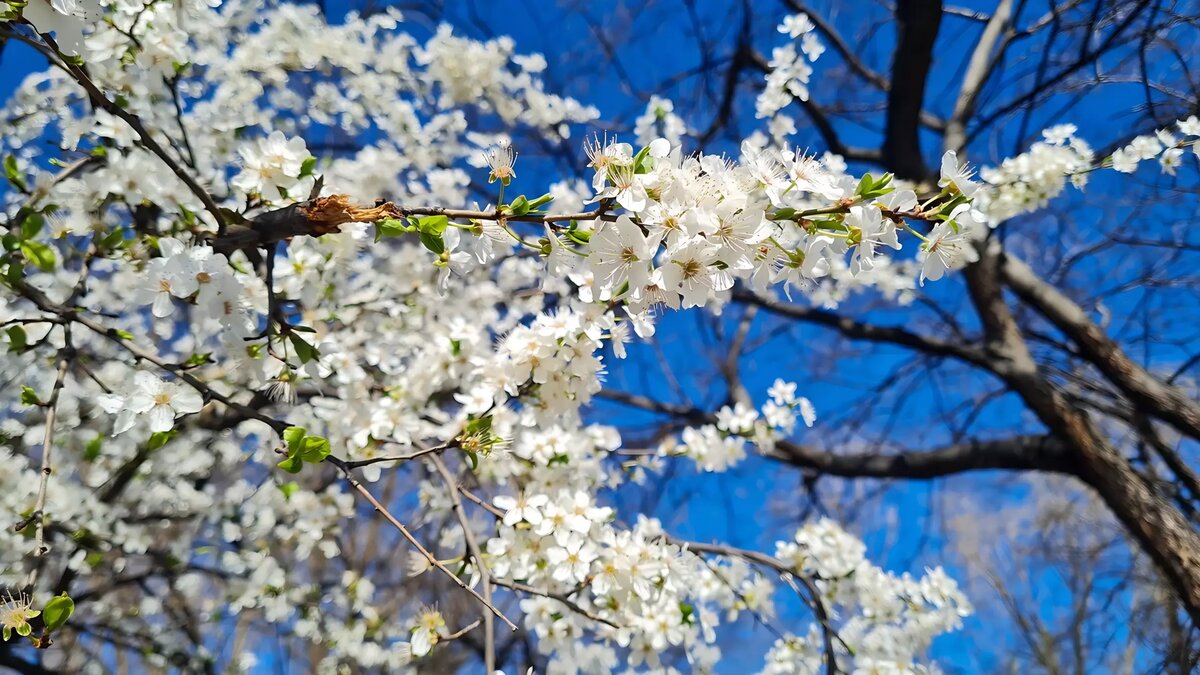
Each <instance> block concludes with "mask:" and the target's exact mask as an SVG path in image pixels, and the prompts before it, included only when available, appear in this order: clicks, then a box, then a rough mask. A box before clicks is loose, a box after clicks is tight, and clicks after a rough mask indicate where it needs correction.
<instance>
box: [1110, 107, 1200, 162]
mask: <svg viewBox="0 0 1200 675" xmlns="http://www.w3.org/2000/svg"><path fill="white" fill-rule="evenodd" d="M1176 126H1177V127H1178V129H1179V133H1180V134H1182V135H1183V136H1184V138H1183V139H1182V140H1181V139H1180V138H1179V137H1178V136H1177V135H1176V134H1175V132H1173V131H1171V130H1170V129H1159V130H1158V131H1156V132H1154V133H1153V134H1149V135H1143V136H1138V137H1137V138H1134V139H1133V140H1132V141H1130V142H1129V145H1126V146H1125V147H1123V148H1119V149H1118V150H1117V151H1116V152H1114V153H1113V154H1112V168H1113V170H1115V171H1120V172H1121V173H1133V172H1134V171H1136V170H1137V165H1138V163H1139V162H1142V161H1146V160H1150V159H1154V158H1156V157H1157V158H1158V163H1159V166H1160V167H1161V169H1162V172H1163V173H1165V174H1167V175H1170V176H1174V175H1175V171H1176V169H1177V168H1178V167H1179V164H1180V163H1181V162H1182V161H1183V153H1184V150H1185V149H1186V148H1188V147H1189V146H1190V147H1191V149H1192V152H1193V153H1194V154H1196V155H1197V156H1198V157H1200V144H1198V143H1197V140H1198V139H1200V118H1197V117H1196V116H1195V115H1192V116H1191V117H1188V118H1187V119H1185V120H1179V121H1178V122H1177V123H1176ZM1189 139H1190V140H1189Z"/></svg>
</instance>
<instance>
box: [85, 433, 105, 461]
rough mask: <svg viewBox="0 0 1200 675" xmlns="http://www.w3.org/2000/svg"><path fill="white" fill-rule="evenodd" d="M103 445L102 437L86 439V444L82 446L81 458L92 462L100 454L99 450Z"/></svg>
mask: <svg viewBox="0 0 1200 675" xmlns="http://www.w3.org/2000/svg"><path fill="white" fill-rule="evenodd" d="M103 447H104V437H103V436H97V437H95V438H93V439H92V440H90V441H88V444H87V445H85V446H84V448H83V460H84V461H85V462H94V461H96V458H98V457H99V456H100V450H101V448H103Z"/></svg>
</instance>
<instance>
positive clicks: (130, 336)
mask: <svg viewBox="0 0 1200 675" xmlns="http://www.w3.org/2000/svg"><path fill="white" fill-rule="evenodd" d="M113 334H114V335H116V336H117V337H119V338H121V339H122V340H132V339H133V333H130V332H129V331H127V330H120V329H113Z"/></svg>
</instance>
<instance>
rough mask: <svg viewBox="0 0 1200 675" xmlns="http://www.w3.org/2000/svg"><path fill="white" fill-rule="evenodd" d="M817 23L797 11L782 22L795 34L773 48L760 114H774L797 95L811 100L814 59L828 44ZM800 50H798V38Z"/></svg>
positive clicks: (785, 29) (781, 27)
mask: <svg viewBox="0 0 1200 675" xmlns="http://www.w3.org/2000/svg"><path fill="white" fill-rule="evenodd" d="M815 28H816V26H814V25H813V22H812V20H811V19H809V18H808V15H806V14H794V15H791V16H789V17H787V18H785V19H784V20H783V23H781V24H779V32H780V33H783V34H785V35H787V36H788V37H789V38H791V41H789V42H787V43H786V44H784V45H782V46H779V47H776V48H774V49H773V50H772V51H771V60H770V62H769V63H768V66H770V69H771V70H770V73H768V74H767V78H766V79H767V81H766V86H765V87H764V88H763V91H762V93H761V94H759V95H758V99H757V101H756V103H755V105H756V108H757V114H758V116H759V117H773V116H775V114H776V113H778V112H779V111H780V110H783V109H784V108H786V107H787V106H788V104H790V103H791V102H792V100H793V99H799V100H801V101H807V100H808V83H809V81H810V80H811V79H812V74H813V68H812V65H811V63H812V62H814V61H816V60H817V59H818V58H820V56H821V54H823V53H824V52H825V47H824V45H822V44H821V41H820V40H818V39H817V36H816V35H815V34H814V32H813V31H814V30H815ZM797 39H799V41H800V52H799V53H797V51H796V42H795V41H796V40H797Z"/></svg>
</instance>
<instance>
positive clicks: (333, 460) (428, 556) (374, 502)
mask: <svg viewBox="0 0 1200 675" xmlns="http://www.w3.org/2000/svg"><path fill="white" fill-rule="evenodd" d="M325 461H327V462H329V463H330V464H333V465H334V466H336V467H337V468H338V469H340V470H341V471H342V475H343V476H345V478H346V481H347V482H348V483H350V485H351V486H352V487H353V488H354V489H355V490H357V491H358V493H359V494H360V495H362V496H363V497H364V498H365V499H366V500H367V501H368V502H370V503H371V506H374V507H375V510H376V511H378V512H379V513H380V514H382V515H383V517H384V518H386V519H387V521H388V522H389V523H391V524H392V526H393V527H395V528H396V529H397V530H399V531H400V534H402V535H403V536H404V538H405V539H407V540H408V543H410V544H412V545H413V547H414V548H416V549H417V551H418V552H419V553H420V554H421V555H422V556H424V557H425V560H427V561H429V564H430V565H432V566H434V567H436V568H438V570H440V571H441V572H442V573H443V574H445V575H446V576H448V577H450V579H451V580H453V581H454V583H455V584H456V585H457V586H458V587H459V588H461V589H463V590H464V591H466V592H468V593H470V594H471V595H472V596H473V597H474V598H475V599H476V600H478V601H479V602H482V603H483V604H484V605H485V606H486V607H487V608H488V609H490V610H491V611H492V614H495V615H496V616H498V617H500V619H501V620H502V621H504V623H506V624H508V627H509V628H511V629H513V630H514V631H515V630H517V626H516V624H514V623H513V622H512V621H509V620H508V617H506V616H504V613H503V612H501V611H500V610H498V609H496V606H495V605H493V604H492V603H491V602H489V601H488V600H486V599H484V597H483V596H482V595H480V594H479V592H478V591H476V590H475V589H474V588H471V587H470V586H468V585H467V582H465V581H463V580H462V579H460V578H459V576H458V575H457V574H455V573H454V572H452V571H450V569H449V568H448V567H446V566H445V565H443V564H442V563H441V561H439V560H438V559H437V558H436V557H435V556H434V555H433V554H432V553H430V552H429V549H427V548H425V547H424V546H422V545H421V542H419V541H417V538H416V537H414V536H413V535H412V532H409V531H408V528H407V527H405V526H404V523H401V522H400V521H399V520H397V519H396V516H393V515H392V513H391V511H388V510H387V507H385V506H384V505H383V504H380V503H379V500H378V499H375V496H374V495H372V494H371V492H370V491H369V490H367V488H365V487H364V486H363V484H362V483H360V482H359V481H358V479H357V478H355V477H354V474H353V473H351V471H350V469H349V468H348V467H347V466H346V462H345V461H344V460H341V459H338V458H337V457H334V456H333V455H330V456H329V457H327V458H326V459H325Z"/></svg>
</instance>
